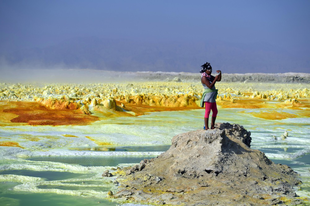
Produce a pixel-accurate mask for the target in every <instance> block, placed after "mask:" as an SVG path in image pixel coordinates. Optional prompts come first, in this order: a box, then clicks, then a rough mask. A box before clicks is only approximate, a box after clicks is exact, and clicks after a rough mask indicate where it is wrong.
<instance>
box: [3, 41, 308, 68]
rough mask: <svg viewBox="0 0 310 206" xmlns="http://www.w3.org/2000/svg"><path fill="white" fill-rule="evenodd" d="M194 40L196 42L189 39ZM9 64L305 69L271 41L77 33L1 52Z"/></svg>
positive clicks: (301, 61)
mask: <svg viewBox="0 0 310 206" xmlns="http://www.w3.org/2000/svg"><path fill="white" fill-rule="evenodd" d="M193 42H195V41H194V40H193ZM0 54H1V57H2V59H4V60H5V61H6V64H9V65H19V66H20V67H22V66H23V65H27V66H29V65H37V66H38V65H39V66H40V67H42V68H43V67H46V68H53V66H57V65H58V66H59V65H61V66H62V67H65V68H91V69H100V70H113V71H172V72H199V70H200V65H202V64H203V63H204V62H205V61H209V62H211V65H212V66H213V68H214V69H215V70H217V69H221V70H223V71H225V72H228V73H246V72H254V73H257V72H258V73H262V72H267V73H283V72H309V66H310V62H309V58H308V57H306V55H307V53H306V52H305V53H304V54H302V55H300V54H298V55H296V54H295V52H294V51H285V49H283V48H276V47H274V46H272V45H266V44H256V45H254V44H253V45H246V44H236V43H228V42H216V41H209V42H203V43H202V42H200V43H199V42H196V43H190V42H168V41H167V42H164V41H163V42H151V41H149V42H147V41H132V40H126V39H103V38H102V39H100V38H79V39H71V40H68V41H65V42H61V43H59V44H57V45H53V46H50V47H44V48H29V49H23V50H18V51H12V52H5V51H0Z"/></svg>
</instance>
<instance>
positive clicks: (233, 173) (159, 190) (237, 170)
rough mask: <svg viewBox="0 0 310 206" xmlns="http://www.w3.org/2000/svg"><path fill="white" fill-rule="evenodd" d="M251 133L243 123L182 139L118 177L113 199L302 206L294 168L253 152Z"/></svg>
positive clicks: (185, 134) (180, 203) (171, 202)
mask: <svg viewBox="0 0 310 206" xmlns="http://www.w3.org/2000/svg"><path fill="white" fill-rule="evenodd" d="M250 135H251V133H250V132H248V131H247V130H245V129H244V128H243V127H242V126H240V125H237V124H233V125H232V124H229V123H222V124H217V125H216V128H215V129H214V130H207V131H205V130H198V131H192V132H188V133H184V134H180V135H177V136H175V137H173V139H172V145H171V147H170V149H169V150H168V151H166V152H165V153H163V154H161V155H160V156H158V157H157V158H155V159H151V160H144V161H141V163H140V165H136V166H134V167H132V168H130V169H129V170H127V171H126V175H123V176H121V177H119V178H118V179H117V183H119V187H118V189H117V191H114V192H113V194H114V195H111V198H122V199H126V200H130V201H133V202H140V203H155V204H160V205H161V204H172V205H213V204H216V205H274V204H282V203H283V204H286V203H289V204H301V203H302V202H303V200H302V199H301V198H298V197H296V196H297V195H296V193H295V192H294V189H293V187H295V186H297V185H298V184H299V183H301V182H300V180H299V179H298V174H297V173H296V172H294V171H293V170H292V169H291V168H290V167H288V166H286V165H281V164H275V163H273V162H272V161H270V160H269V159H268V158H267V157H266V156H265V154H264V153H263V152H260V151H259V150H253V149H251V148H250V143H251V137H250Z"/></svg>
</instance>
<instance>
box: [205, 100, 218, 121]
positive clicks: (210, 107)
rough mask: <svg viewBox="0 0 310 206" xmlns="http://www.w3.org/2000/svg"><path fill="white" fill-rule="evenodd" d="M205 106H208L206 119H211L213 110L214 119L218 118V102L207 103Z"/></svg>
mask: <svg viewBox="0 0 310 206" xmlns="http://www.w3.org/2000/svg"><path fill="white" fill-rule="evenodd" d="M205 106H206V111H205V118H209V114H210V111H211V110H212V117H216V115H217V107H216V102H205Z"/></svg>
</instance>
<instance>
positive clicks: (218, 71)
mask: <svg viewBox="0 0 310 206" xmlns="http://www.w3.org/2000/svg"><path fill="white" fill-rule="evenodd" d="M216 72H217V73H219V74H218V75H217V76H218V79H217V81H218V82H220V81H221V80H222V72H221V70H217V71H216Z"/></svg>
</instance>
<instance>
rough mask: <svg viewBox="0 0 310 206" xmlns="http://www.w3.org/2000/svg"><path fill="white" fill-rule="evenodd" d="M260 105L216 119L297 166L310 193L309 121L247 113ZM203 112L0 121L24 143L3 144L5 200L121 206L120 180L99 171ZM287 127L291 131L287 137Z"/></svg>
mask: <svg viewBox="0 0 310 206" xmlns="http://www.w3.org/2000/svg"><path fill="white" fill-rule="evenodd" d="M257 111H259V110H255V109H219V114H218V118H217V122H230V123H237V124H240V125H243V126H244V127H245V129H247V130H248V131H251V133H252V135H251V137H252V143H251V147H252V148H253V149H259V150H261V151H263V152H265V153H266V155H267V156H268V157H269V158H270V159H271V160H273V161H274V162H276V163H282V164H287V165H289V166H290V167H292V168H293V169H294V170H295V171H297V172H298V173H299V174H300V175H301V179H302V181H303V182H304V183H303V185H301V190H299V191H297V193H298V194H299V195H301V196H307V197H309V196H310V189H309V188H310V171H309V169H310V127H309V126H310V119H309V118H291V119H284V120H265V119H261V118H257V117H254V116H252V115H251V114H250V113H251V112H257ZM281 111H285V112H289V113H296V112H297V111H295V110H279V112H281ZM203 113H204V110H200V109H198V110H190V111H174V112H154V113H150V114H148V115H143V116H138V117H118V118H110V119H108V120H102V121H98V122H95V123H93V124H92V125H88V126H57V127H53V126H26V125H24V126H6V127H1V128H0V138H1V139H0V140H1V141H16V142H18V143H19V144H20V146H22V147H24V149H22V148H17V147H0V154H1V156H2V157H3V158H2V159H1V160H0V181H1V186H0V205H42V204H44V205H67V204H70V205H86V204H91V205H97V204H99V205H117V204H118V203H116V202H109V201H107V200H106V199H105V197H106V195H107V192H108V191H109V190H113V188H115V184H114V183H113V178H112V181H111V178H104V177H102V173H103V172H104V171H105V170H107V169H109V170H111V169H112V168H113V167H117V166H125V165H130V164H135V163H139V162H140V161H141V160H142V159H145V158H153V157H156V156H157V155H159V154H160V153H161V152H163V151H166V150H167V149H168V148H169V145H170V144H171V139H172V137H173V136H175V135H177V134H180V133H183V132H188V131H193V130H197V129H202V127H203ZM285 131H287V132H288V134H289V136H288V137H287V138H286V139H282V138H281V135H282V134H283V133H284V132H285ZM94 141H96V142H103V143H107V144H106V145H103V146H98V145H97V144H96V143H95V142H94ZM99 202H100V203H99Z"/></svg>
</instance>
